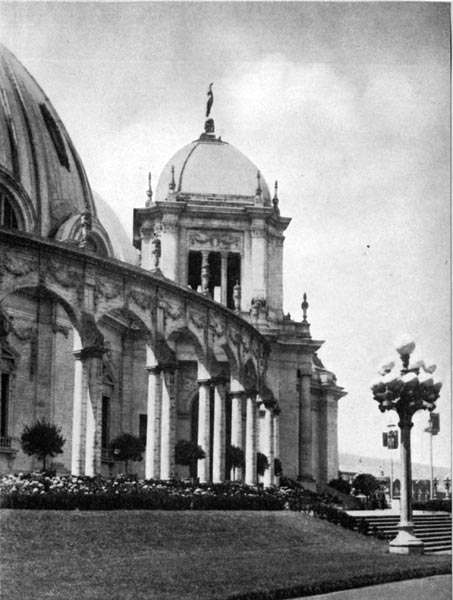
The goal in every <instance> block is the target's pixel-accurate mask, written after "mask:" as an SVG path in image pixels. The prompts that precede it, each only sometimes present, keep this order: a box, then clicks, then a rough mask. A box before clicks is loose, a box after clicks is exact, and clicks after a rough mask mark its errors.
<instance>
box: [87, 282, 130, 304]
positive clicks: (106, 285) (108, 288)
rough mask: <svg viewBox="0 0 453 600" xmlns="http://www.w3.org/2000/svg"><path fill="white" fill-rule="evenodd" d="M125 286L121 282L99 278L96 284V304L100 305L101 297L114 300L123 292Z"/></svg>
mask: <svg viewBox="0 0 453 600" xmlns="http://www.w3.org/2000/svg"><path fill="white" fill-rule="evenodd" d="M122 289H123V286H122V284H121V283H119V282H110V281H106V280H102V279H97V280H96V283H95V285H94V304H95V306H97V305H98V303H99V302H100V300H101V299H104V300H107V301H108V300H113V298H117V297H118V296H119V295H120V294H121V292H122Z"/></svg>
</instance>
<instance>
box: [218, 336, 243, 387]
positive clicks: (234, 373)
mask: <svg viewBox="0 0 453 600" xmlns="http://www.w3.org/2000/svg"><path fill="white" fill-rule="evenodd" d="M221 347H222V350H223V351H224V352H225V355H226V357H227V360H228V365H229V367H230V377H234V378H235V379H238V378H239V376H240V368H239V363H238V360H237V358H236V355H235V353H234V352H233V350H232V348H231V346H230V344H228V343H225V344H222V345H221Z"/></svg>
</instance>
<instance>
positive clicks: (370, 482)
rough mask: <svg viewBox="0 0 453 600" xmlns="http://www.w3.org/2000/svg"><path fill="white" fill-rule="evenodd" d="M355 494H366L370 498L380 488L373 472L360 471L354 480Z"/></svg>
mask: <svg viewBox="0 0 453 600" xmlns="http://www.w3.org/2000/svg"><path fill="white" fill-rule="evenodd" d="M352 487H353V488H354V494H356V495H357V494H364V495H365V496H366V497H367V499H368V500H369V499H370V498H371V496H372V495H373V494H374V493H375V492H376V491H377V490H378V489H379V481H378V480H377V479H376V477H375V476H374V475H371V473H360V475H357V477H356V478H355V479H354V481H353V482H352Z"/></svg>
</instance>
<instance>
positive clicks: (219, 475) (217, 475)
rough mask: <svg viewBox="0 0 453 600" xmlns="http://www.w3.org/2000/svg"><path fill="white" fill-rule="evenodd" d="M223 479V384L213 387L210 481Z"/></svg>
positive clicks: (216, 481) (217, 481) (218, 481)
mask: <svg viewBox="0 0 453 600" xmlns="http://www.w3.org/2000/svg"><path fill="white" fill-rule="evenodd" d="M224 479H225V391H224V389H223V385H222V384H219V383H217V384H216V385H215V387H214V431H213V447H212V481H213V482H214V483H220V482H222V481H224Z"/></svg>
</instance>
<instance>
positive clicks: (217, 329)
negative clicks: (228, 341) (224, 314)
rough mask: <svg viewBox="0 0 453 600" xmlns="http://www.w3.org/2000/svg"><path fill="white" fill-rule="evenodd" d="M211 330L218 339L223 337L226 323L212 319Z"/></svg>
mask: <svg viewBox="0 0 453 600" xmlns="http://www.w3.org/2000/svg"><path fill="white" fill-rule="evenodd" d="M209 328H210V329H211V331H212V332H213V333H214V334H215V335H216V336H217V337H222V335H223V334H224V333H225V322H224V321H221V320H220V319H216V318H215V317H211V321H210V323H209Z"/></svg>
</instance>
